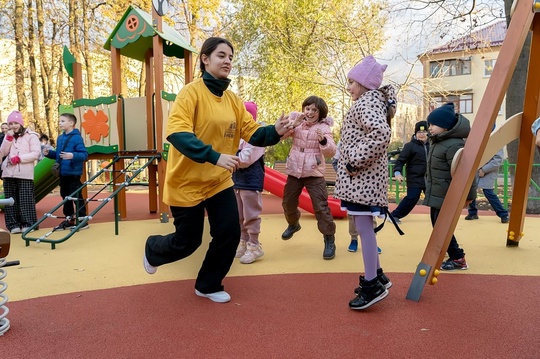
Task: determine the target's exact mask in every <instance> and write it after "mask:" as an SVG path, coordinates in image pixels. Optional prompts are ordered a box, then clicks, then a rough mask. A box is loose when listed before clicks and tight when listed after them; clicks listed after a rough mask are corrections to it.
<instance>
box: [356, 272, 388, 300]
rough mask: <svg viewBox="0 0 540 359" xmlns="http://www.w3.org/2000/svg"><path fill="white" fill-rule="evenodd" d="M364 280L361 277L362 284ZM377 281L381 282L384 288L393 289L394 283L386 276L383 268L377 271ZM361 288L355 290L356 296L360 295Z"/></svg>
mask: <svg viewBox="0 0 540 359" xmlns="http://www.w3.org/2000/svg"><path fill="white" fill-rule="evenodd" d="M363 278H364V276H363V275H361V276H360V282H362V279H363ZM377 279H378V280H379V282H381V284H382V285H384V287H385V288H386V289H390V287H392V282H391V281H390V278H388V277H387V276H386V274H384V272H383V270H382V268H379V269H377ZM360 288H361V287H360V286H359V287H357V288H355V289H354V294H358V293H360Z"/></svg>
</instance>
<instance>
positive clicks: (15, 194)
mask: <svg viewBox="0 0 540 359" xmlns="http://www.w3.org/2000/svg"><path fill="white" fill-rule="evenodd" d="M7 122H8V124H9V131H8V132H7V133H6V136H5V137H4V141H3V142H2V145H1V146H0V158H3V157H5V159H4V161H3V162H2V171H3V172H2V179H3V180H4V196H5V198H10V197H11V198H13V199H14V200H15V204H14V205H13V206H6V208H5V212H6V215H5V218H4V219H5V221H6V228H7V230H8V231H9V232H10V233H11V234H17V233H22V232H26V231H27V230H29V229H30V227H31V226H32V225H33V224H34V223H36V222H37V213H36V202H35V199H34V164H35V161H37V160H38V158H39V154H40V153H41V144H40V142H39V135H38V134H37V133H36V132H34V131H32V130H31V129H29V128H25V127H24V120H23V117H22V114H21V113H20V112H19V111H13V112H12V113H11V114H10V115H9V116H8V120H7Z"/></svg>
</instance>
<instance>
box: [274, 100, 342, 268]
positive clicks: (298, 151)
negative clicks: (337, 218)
mask: <svg viewBox="0 0 540 359" xmlns="http://www.w3.org/2000/svg"><path fill="white" fill-rule="evenodd" d="M327 115H328V106H327V105H326V102H325V101H324V100H323V99H322V98H320V97H317V96H310V97H308V98H306V99H305V100H304V102H303V103H302V113H301V114H300V113H295V112H293V113H292V114H291V115H290V116H289V119H290V121H291V123H294V127H295V128H294V130H291V132H290V133H289V134H288V135H286V136H291V137H292V139H293V143H292V147H291V150H290V152H289V156H288V157H287V164H286V172H287V183H286V184H285V188H284V192H283V203H282V205H283V210H284V212H285V219H286V220H287V223H288V224H289V226H288V227H287V229H286V230H285V231H284V232H283V234H282V235H281V238H282V239H284V240H288V239H290V238H292V236H293V234H294V233H295V232H298V231H299V230H300V229H301V226H300V223H299V220H300V211H299V210H298V203H299V197H300V194H301V193H302V189H303V188H304V187H305V188H306V190H307V191H308V193H309V196H310V197H311V203H312V204H313V209H314V210H315V217H316V218H317V227H318V228H319V231H320V232H321V233H322V234H323V238H324V250H323V258H324V259H332V258H334V257H335V254H336V246H335V236H334V235H335V233H336V224H335V223H334V218H333V217H332V213H331V211H330V208H329V207H328V191H327V189H326V180H325V179H324V173H325V170H326V161H325V158H332V157H333V156H334V154H335V153H336V143H335V142H334V138H333V137H332V131H331V129H330V126H331V125H332V124H333V120H332V118H331V117H327ZM298 124H299V125H298Z"/></svg>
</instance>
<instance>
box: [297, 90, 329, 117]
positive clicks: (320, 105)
mask: <svg viewBox="0 0 540 359" xmlns="http://www.w3.org/2000/svg"><path fill="white" fill-rule="evenodd" d="M313 104H315V107H317V110H319V122H321V121H322V120H324V119H325V118H326V116H328V105H327V104H326V102H324V100H323V99H322V98H320V97H318V96H309V97H308V98H306V99H305V100H304V102H302V111H304V108H305V107H306V106H309V105H313Z"/></svg>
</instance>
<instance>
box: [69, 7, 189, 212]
mask: <svg viewBox="0 0 540 359" xmlns="http://www.w3.org/2000/svg"><path fill="white" fill-rule="evenodd" d="M134 11H135V15H133V14H134ZM141 13H142V12H141V10H140V9H136V8H134V7H132V6H130V7H129V8H128V10H127V11H126V13H125V14H124V17H123V18H122V20H120V23H119V24H118V25H117V27H116V29H115V31H114V32H113V34H112V35H111V37H110V38H109V40H108V41H107V43H106V44H105V48H107V47H110V51H111V74H112V95H114V96H117V101H118V107H117V111H116V118H115V119H109V120H110V121H116V127H117V129H118V148H119V149H118V152H117V153H116V155H118V156H121V157H124V156H130V155H133V156H135V155H142V156H147V155H153V154H155V153H156V152H160V151H163V150H164V147H165V146H164V138H163V134H164V107H163V103H162V101H161V96H159V98H155V100H154V94H160V95H161V93H162V92H163V90H164V75H163V58H164V37H163V35H165V34H164V32H163V21H162V17H161V16H160V15H159V14H158V13H157V11H156V9H155V8H152V30H150V32H151V36H152V46H151V47H149V48H148V49H147V50H146V52H145V53H144V64H145V65H144V66H145V70H146V88H145V97H146V119H147V120H146V137H147V138H146V143H147V148H145V149H141V150H137V151H133V150H131V151H129V150H125V144H126V138H125V137H124V133H125V131H124V126H125V123H124V116H125V113H124V111H123V106H122V104H123V102H124V99H123V97H122V91H121V88H122V66H121V56H122V48H120V47H116V46H115V42H113V41H111V38H112V37H113V35H115V34H116V31H117V30H118V29H119V27H121V26H123V25H125V24H123V23H122V21H123V20H125V18H126V16H128V15H129V16H130V18H129V19H127V20H133V18H135V20H136V21H140V22H141V23H142V19H141V18H138V19H137V18H136V16H137V14H138V15H139V16H140V15H141ZM125 27H129V25H126V26H125ZM123 30H124V31H125V29H123ZM131 30H133V33H135V32H136V30H137V29H136V28H134V29H131ZM146 31H149V30H148V29H146ZM135 35H140V34H135ZM143 36H144V34H143ZM170 36H171V35H170V34H169V38H170ZM173 36H176V37H178V36H180V35H178V34H173ZM139 38H140V39H143V37H142V36H140V37H139ZM182 40H183V41H186V40H184V39H183V38H182ZM135 42H137V40H135V41H128V43H135ZM186 43H187V41H186ZM122 45H123V44H122ZM178 46H179V47H180V46H182V45H178ZM183 47H184V48H183V59H184V68H185V83H189V82H191V81H192V80H193V58H192V53H193V52H194V51H195V50H194V49H193V48H189V47H188V46H185V45H184V46H183ZM131 51H132V50H131ZM70 66H72V73H73V76H72V77H73V81H74V85H73V99H74V101H76V100H79V99H82V98H83V87H82V78H83V75H82V66H81V64H80V63H78V62H76V61H75V62H73V63H72V64H70ZM151 119H154V121H155V128H154V123H153V122H152V121H151ZM110 158H111V154H110V153H109V154H100V153H93V154H90V155H89V159H104V160H108V159H110ZM123 166H124V160H123V159H120V160H119V161H115V162H114V171H118V172H120V171H121V170H122V169H123ZM165 173H166V162H165V161H158V162H157V163H153V164H151V165H149V166H148V176H149V209H150V212H151V213H155V212H157V211H159V213H160V221H161V222H168V218H169V207H168V206H167V205H166V204H165V203H164V202H163V195H162V194H163V186H164V180H160V181H158V178H161V179H164V178H165ZM82 179H83V180H86V173H83V178H82ZM119 180H120V182H123V181H124V178H123V175H122V177H121V178H119ZM83 195H84V196H85V197H87V193H86V188H85V192H84V193H83ZM118 211H119V213H118V214H119V216H120V218H126V216H127V208H126V193H125V191H124V190H121V191H119V192H118Z"/></svg>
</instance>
